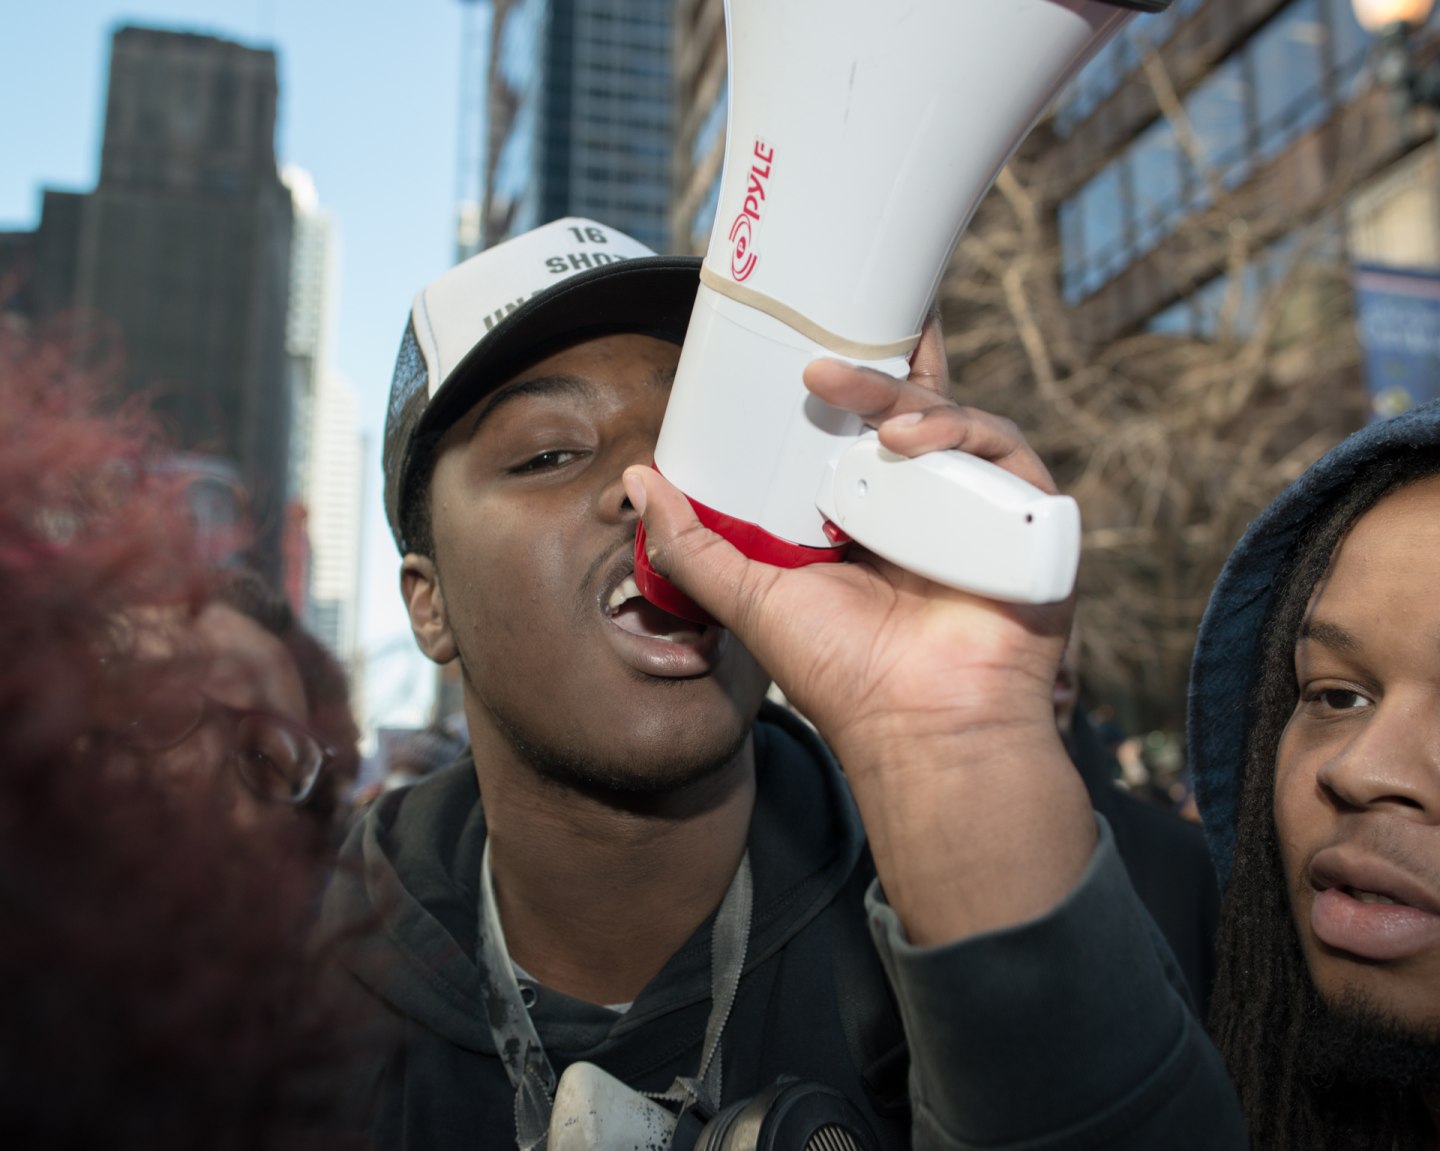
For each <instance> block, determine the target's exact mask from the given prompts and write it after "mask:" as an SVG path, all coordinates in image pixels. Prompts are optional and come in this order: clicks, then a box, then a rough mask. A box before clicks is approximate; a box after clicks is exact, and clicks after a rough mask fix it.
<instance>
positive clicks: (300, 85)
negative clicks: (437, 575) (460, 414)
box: [0, 0, 464, 724]
mask: <svg viewBox="0 0 1440 1151" xmlns="http://www.w3.org/2000/svg"><path fill="white" fill-rule="evenodd" d="M463 22H464V14H463V5H462V4H461V2H460V0H389V2H386V0H132V2H130V3H116V2H114V0H39V2H36V0H0V107H3V108H4V109H5V111H4V113H3V114H0V229H28V228H33V227H35V226H36V224H38V222H39V211H40V192H41V189H42V188H44V187H56V188H64V189H68V190H79V191H88V190H89V189H91V188H93V187H94V185H95V180H96V178H97V176H98V174H99V159H100V136H101V129H102V126H103V111H104V105H105V80H106V69H107V61H108V58H109V45H110V36H111V33H112V32H113V30H114V29H115V28H117V27H119V26H121V25H123V24H125V23H135V24H142V25H146V26H150V27H164V28H175V29H181V30H185V31H194V32H205V33H209V34H212V35H218V36H223V37H225V38H227V39H232V40H238V41H240V42H241V43H244V44H247V45H249V46H251V47H269V48H274V49H275V51H276V53H277V56H278V62H279V70H280V116H279V124H278V128H277V132H276V151H277V155H278V158H279V161H280V162H281V163H282V164H285V163H294V164H299V165H300V166H301V167H303V168H305V169H307V170H308V171H309V172H310V174H311V175H312V176H313V177H314V179H315V186H316V189H317V191H318V193H319V197H320V202H321V205H322V206H323V207H324V208H325V209H326V210H327V211H329V213H330V214H331V215H332V217H333V218H334V220H335V221H336V224H337V225H338V230H339V236H340V282H339V286H338V295H339V299H338V308H337V315H336V328H337V333H336V345H337V346H336V347H335V348H334V349H333V351H334V354H335V361H336V363H337V366H338V368H339V371H340V373H341V374H342V375H343V376H344V377H345V378H346V379H348V380H349V381H350V383H351V385H352V386H353V387H354V389H355V391H356V394H357V397H358V401H359V409H360V418H361V424H362V427H363V428H364V429H365V430H366V432H367V433H368V434H369V436H370V443H371V454H370V460H369V463H370V474H371V476H372V477H375V478H376V482H375V483H373V484H372V486H371V492H370V495H371V498H370V500H369V507H367V510H366V517H365V535H366V541H365V547H366V556H365V564H364V570H365V573H366V581H365V587H364V589H363V601H362V602H363V607H362V620H363V622H362V644H363V647H364V649H365V650H366V651H367V652H369V653H372V654H373V657H374V658H373V659H372V660H371V661H370V671H369V675H368V677H367V679H368V691H367V695H368V697H369V700H370V704H371V711H372V718H374V719H376V720H378V721H380V722H383V723H397V724H398V723H409V722H416V721H418V720H420V719H421V718H422V713H423V709H424V707H425V706H426V705H427V704H428V702H429V694H430V679H429V675H430V673H429V671H428V668H429V665H428V664H427V663H425V661H424V660H423V658H422V657H420V656H419V654H418V653H413V650H412V647H411V645H409V644H406V643H404V642H401V641H402V640H403V638H404V637H406V636H408V634H409V629H408V627H407V626H406V624H405V619H404V614H403V612H402V611H401V608H400V600H399V593H398V591H397V574H396V573H397V557H396V554H395V549H394V546H393V544H392V543H391V541H390V537H389V533H388V531H387V530H386V528H385V521H384V516H383V513H382V512H381V511H380V509H379V498H378V492H379V486H380V485H379V483H378V475H379V462H378V452H379V443H380V429H381V427H382V425H383V422H384V410H385V395H386V390H387V388H388V385H389V378H390V369H391V367H392V365H393V363H394V356H395V351H396V348H397V347H398V345H399V339H400V332H401V330H402V328H403V326H404V322H405V316H406V313H407V311H408V309H409V306H410V299H411V297H412V296H413V295H414V293H415V291H416V289H417V288H419V287H420V286H421V285H422V284H424V283H425V282H427V281H428V280H430V279H431V278H433V277H434V276H436V275H438V274H439V273H440V272H441V271H443V270H444V269H445V268H446V267H447V266H448V265H449V263H450V261H451V259H452V253H453V232H452V229H453V222H454V215H455V212H454V200H455V190H456V167H457V165H456V156H457V151H458V139H459V137H458V133H459V85H460V56H461V31H462V24H463Z"/></svg>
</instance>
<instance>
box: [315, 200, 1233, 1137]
mask: <svg viewBox="0 0 1440 1151" xmlns="http://www.w3.org/2000/svg"><path fill="white" fill-rule="evenodd" d="M589 245H594V248H593V249H592V248H591V247H589ZM597 257H601V258H597ZM699 263H700V262H699V260H694V259H681V258H670V257H656V256H653V255H647V254H646V252H645V249H643V248H642V247H641V246H640V245H639V244H637V243H636V242H635V241H633V240H631V239H630V238H629V237H626V236H624V235H623V234H622V233H619V232H616V231H615V230H614V229H611V228H607V227H606V226H604V225H602V224H599V223H596V222H594V221H589V220H562V221H558V222H556V223H554V224H550V225H546V226H544V227H541V228H539V229H536V230H535V231H533V232H530V233H527V234H525V235H523V236H520V237H518V238H516V239H513V240H509V241H507V242H506V243H505V244H502V245H498V246H497V247H494V248H491V249H489V250H487V251H486V252H483V253H481V254H479V255H477V256H475V257H472V258H471V259H470V260H468V261H466V262H465V263H463V264H460V265H458V266H457V267H456V268H453V269H451V270H450V271H449V272H447V273H445V275H444V276H442V277H441V278H440V279H439V280H437V281H435V282H434V283H432V284H430V285H428V286H427V287H426V288H425V289H423V290H422V292H421V293H420V295H419V296H417V298H416V301H415V304H414V308H413V311H412V315H411V321H410V323H409V325H408V326H407V329H406V333H405V335H404V337H403V342H402V345H401V349H400V355H399V357H398V359H397V363H396V371H395V376H394V384H393V388H392V397H391V403H390V407H389V413H390V419H389V424H388V426H387V428H386V434H385V447H384V452H383V466H384V469H385V475H386V508H387V514H388V516H389V519H390V525H391V529H392V531H393V533H394V535H395V539H396V543H397V545H398V548H399V551H400V554H401V556H402V559H401V588H402V592H403V595H404V597H405V600H406V604H407V606H408V609H409V613H410V620H411V626H412V629H413V630H414V633H415V636H416V640H417V642H418V644H419V645H420V647H421V649H422V650H423V651H424V652H425V653H426V655H428V656H429V657H430V658H431V659H432V660H433V661H435V662H436V663H439V664H448V663H451V662H456V661H458V663H459V667H460V670H461V676H462V685H463V699H464V707H465V714H466V719H467V726H468V732H469V736H470V755H469V756H467V757H466V758H465V759H463V760H462V761H461V762H459V763H458V764H456V765H455V766H453V767H451V768H449V769H446V770H443V771H441V772H439V773H437V774H436V775H434V776H432V777H431V778H430V779H428V780H426V781H424V782H422V783H420V784H417V785H416V786H413V787H408V788H402V789H400V790H397V791H392V792H390V793H388V794H386V795H384V796H382V797H380V799H378V800H377V801H376V802H375V804H374V805H373V806H372V808H371V809H370V811H369V813H368V814H367V815H366V817H365V818H364V819H363V820H362V821H361V822H360V824H359V825H358V826H357V827H356V828H355V829H354V830H353V831H352V833H351V835H350V836H349V838H348V839H347V841H346V844H345V848H344V849H343V851H342V865H341V867H340V868H339V869H338V870H337V873H336V880H335V882H334V883H333V884H332V886H331V888H330V890H329V892H328V893H327V897H326V906H325V912H326V920H327V924H328V925H329V926H330V927H331V928H332V929H340V930H349V931H351V932H352V933H353V932H355V931H356V929H355V925H356V924H357V923H364V924H368V925H369V928H368V930H366V931H365V932H364V934H363V937H362V936H359V935H358V933H357V937H356V938H355V939H354V941H353V945H351V946H346V947H342V948H341V949H340V957H341V960H342V964H343V970H342V971H341V972H339V973H338V975H339V979H340V982H341V983H342V984H343V985H344V986H345V987H346V988H348V990H349V991H350V992H351V993H352V994H353V995H354V996H355V998H356V1000H357V1001H358V1002H359V1003H363V1004H364V1005H366V1007H367V1008H368V1010H369V1013H370V1016H371V1017H372V1018H373V1019H374V1020H375V1025H376V1027H377V1028H378V1029H380V1030H381V1031H383V1032H386V1033H388V1034H390V1035H391V1036H392V1039H393V1045H392V1047H391V1048H390V1050H389V1052H388V1056H387V1057H382V1058H378V1059H377V1060H376V1061H375V1063H374V1065H373V1066H372V1067H370V1068H369V1069H368V1070H367V1071H366V1073H364V1074H357V1076H356V1077H355V1080H354V1082H353V1084H352V1093H353V1096H354V1103H355V1108H356V1114H357V1120H358V1122H360V1123H361V1125H362V1126H364V1128H365V1129H366V1130H367V1131H368V1133H369V1135H370V1138H371V1139H372V1141H373V1142H374V1143H375V1144H376V1145H378V1146H383V1147H387V1148H390V1147H394V1148H398V1147H412V1148H424V1149H426V1151H444V1149H446V1148H451V1147H454V1148H467V1149H468V1148H472V1147H474V1146H476V1145H477V1143H478V1144H480V1145H483V1146H486V1147H493V1148H496V1149H500V1148H505V1147H517V1146H518V1147H520V1148H525V1149H529V1148H535V1147H539V1146H541V1145H542V1144H543V1143H544V1141H545V1138H546V1133H547V1131H548V1130H550V1123H551V1120H552V1115H551V1109H552V1106H553V1104H554V1100H555V1098H556V1096H555V1094H554V1092H555V1088H556V1086H557V1083H560V1082H562V1074H564V1073H568V1071H570V1070H573V1069H574V1068H575V1065H576V1064H578V1063H582V1062H583V1063H589V1064H591V1065H592V1066H595V1067H598V1068H600V1069H601V1070H602V1071H603V1072H605V1073H608V1074H609V1075H611V1076H613V1077H614V1079H615V1080H618V1081H619V1084H620V1086H618V1087H616V1088H614V1090H616V1091H617V1092H619V1093H621V1094H622V1095H623V1096H624V1097H625V1098H633V1097H634V1092H636V1091H640V1090H644V1091H649V1092H669V1093H670V1097H671V1098H673V1099H676V1100H679V1099H685V1100H687V1101H688V1103H687V1106H689V1107H690V1108H691V1109H692V1110H695V1111H697V1112H698V1113H699V1114H701V1115H704V1116H708V1115H713V1114H714V1112H715V1109H717V1108H731V1107H737V1106H764V1100H766V1099H773V1098H774V1092H776V1091H778V1090H781V1089H783V1085H784V1082H785V1081H784V1080H782V1077H784V1076H793V1077H798V1078H799V1079H801V1080H806V1081H809V1085H810V1086H812V1087H816V1088H817V1089H818V1088H824V1089H825V1090H827V1091H829V1092H830V1095H828V1096H827V1098H839V1099H841V1100H843V1101H844V1103H845V1104H846V1106H847V1107H848V1108H849V1110H850V1112H853V1113H854V1114H855V1115H856V1116H857V1119H858V1121H859V1122H860V1123H861V1124H862V1125H864V1126H867V1127H868V1128H869V1129H870V1131H871V1132H872V1135H873V1137H874V1139H875V1140H876V1142H877V1143H878V1144H879V1145H880V1146H881V1147H884V1148H886V1149H887V1151H889V1149H899V1148H905V1147H911V1146H914V1147H920V1148H930V1147H937V1148H959V1147H972V1146H984V1147H990V1148H1001V1147H1015V1148H1018V1147H1032V1148H1035V1147H1042V1146H1043V1147H1047V1148H1060V1147H1075V1148H1079V1147H1091V1148H1093V1147H1100V1146H1104V1147H1107V1148H1111V1149H1119V1148H1137V1149H1138V1148H1145V1149H1147V1151H1149V1149H1153V1148H1156V1147H1167V1148H1171V1149H1180V1148H1206V1149H1207V1151H1208V1149H1212V1148H1225V1147H1230V1146H1235V1145H1237V1143H1239V1142H1241V1141H1242V1138H1241V1130H1240V1125H1239V1120H1238V1113H1237V1111H1236V1107H1235V1102H1234V1099H1233V1097H1232V1089H1231V1087H1230V1084H1229V1082H1228V1081H1227V1080H1226V1078H1225V1075H1224V1071H1223V1069H1222V1068H1221V1066H1220V1064H1219V1060H1218V1057H1217V1056H1216V1054H1215V1052H1214V1051H1213V1049H1212V1048H1211V1046H1210V1044H1209V1042H1208V1040H1207V1039H1206V1038H1205V1036H1204V1033H1203V1030H1202V1028H1201V1027H1200V1025H1199V1023H1198V1021H1197V1020H1195V1019H1194V1018H1193V1016H1192V1015H1191V1013H1190V1011H1189V1009H1188V1008H1187V1006H1186V1002H1185V995H1186V993H1185V989H1184V986H1183V979H1182V978H1181V976H1180V975H1179V974H1178V972H1177V971H1176V970H1175V969H1174V965H1173V963H1170V962H1168V961H1167V960H1166V958H1165V952H1166V947H1165V945H1164V943H1163V941H1162V940H1161V939H1160V937H1159V935H1158V931H1157V929H1156V928H1155V926H1154V923H1153V922H1152V921H1151V920H1150V918H1149V916H1148V915H1147V914H1146V913H1145V911H1144V908H1143V906H1142V905H1141V904H1140V902H1139V900H1138V899H1137V898H1136V896H1135V894H1134V891H1133V889H1132V888H1131V887H1130V885H1129V883H1128V881H1127V880H1126V879H1125V874H1124V870H1123V867H1122V865H1121V863H1120V861H1119V858H1118V856H1117V854H1116V850H1115V844H1114V839H1113V836H1112V834H1111V833H1110V831H1109V830H1108V828H1107V825H1106V824H1105V822H1104V821H1103V820H1101V819H1097V818H1096V816H1095V813H1094V811H1093V810H1092V808H1091V806H1090V804H1089V801H1088V800H1087V798H1086V794H1085V789H1084V787H1083V785H1082V784H1081V782H1080V780H1079V779H1078V778H1077V777H1076V772H1075V770H1074V768H1073V766H1072V765H1071V764H1070V762H1069V761H1068V759H1067V758H1066V755H1065V751H1064V748H1063V747H1062V746H1061V741H1060V738H1059V733H1058V731H1057V729H1056V724H1055V719H1054V716H1053V712H1052V701H1051V686H1052V682H1053V679H1054V676H1055V668H1056V664H1057V663H1058V660H1059V657H1060V654H1061V650H1062V649H1063V647H1064V642H1065V636H1066V633H1067V632H1068V628H1069V616H1070V608H1069V605H1068V604H1064V603H1062V604H1054V605H1048V606H1044V607H1037V608H1016V607H1011V606H1007V605H1000V604H997V603H994V602H991V601H985V600H980V599H977V598H975V597H972V596H968V595H965V594H963V593H960V592H956V591H953V590H950V589H947V588H941V587H938V586H936V585H933V584H931V583H930V582H929V581H927V580H925V579H923V578H921V577H918V576H914V575H913V574H910V573H907V572H902V571H900V570H899V569H896V568H894V567H892V566H891V565H888V564H886V563H884V562H883V561H880V560H879V559H877V558H875V557H873V556H868V555H864V554H857V555H856V556H854V560H855V562H847V563H841V564H827V565H818V566H812V567H804V568H798V569H794V570H787V571H780V570H779V569H775V568H770V567H766V566H765V565H761V564H754V563H751V562H749V561H748V560H746V559H745V558H744V557H743V556H741V555H740V554H739V553H738V552H736V551H734V550H733V549H731V548H729V547H728V545H726V544H724V542H723V541H722V540H720V539H719V537H717V536H714V535H713V534H711V533H710V532H708V531H706V530H705V529H704V528H702V527H701V526H700V525H699V524H698V522H697V521H696V520H695V518H694V515H693V512H692V510H691V507H690V504H689V503H688V502H687V501H686V500H685V499H684V497H683V496H681V495H680V494H679V493H678V492H677V491H676V490H675V489H674V488H672V487H670V486H669V485H667V484H666V482H665V481H664V480H663V478H662V477H660V476H659V475H658V473H656V472H655V471H654V470H653V469H652V468H651V467H650V466H649V465H650V464H651V463H652V462H653V453H654V449H655V443H656V437H657V434H658V432H659V429H660V425H661V421H662V418H663V416H664V413H665V408H666V404H667V400H668V397H669V390H670V384H671V381H672V380H673V378H674V374H675V370H676V365H677V362H678V359H679V354H680V348H679V344H680V342H681V340H682V338H683V335H684V332H685V328H686V324H687V322H688V319H689V315H690V311H691V307H692V304H693V302H694V297H695V293H696V290H697V288H698V285H699ZM580 268H588V269H589V270H588V271H577V270H576V269H580ZM911 366H912V374H911V376H910V377H909V379H907V380H903V381H902V380H896V379H892V378H891V377H889V376H885V375H882V374H881V373H878V372H868V371H864V370H861V369H856V368H853V367H850V366H847V365H844V364H841V363H839V362H836V361H822V362H820V363H817V364H814V365H811V367H810V369H809V370H808V372H807V374H806V381H807V384H808V386H809V387H810V388H811V390H812V392H813V393H814V394H815V395H816V396H817V397H818V400H819V401H823V402H826V403H830V404H832V405H836V406H839V407H843V408H845V409H847V410H851V411H860V412H863V413H864V414H865V416H866V417H867V418H868V419H869V420H870V421H871V422H873V423H874V424H876V425H879V427H880V428H881V431H880V435H881V438H882V440H883V441H884V442H885V444H886V446H887V447H889V448H891V449H892V450H895V451H898V452H903V453H905V454H908V455H915V454H919V453H921V452H923V451H926V450H930V449H938V448H948V447H954V446H956V445H958V444H963V445H964V446H965V447H966V448H967V449H969V450H973V451H976V452H979V453H980V454H982V455H984V456H985V457H986V458H989V459H993V460H996V461H997V462H998V463H999V464H1000V465H1002V466H1004V467H1006V468H1009V469H1011V470H1013V471H1014V472H1015V473H1016V474H1019V475H1022V476H1024V477H1027V478H1029V479H1031V481H1032V482H1034V483H1036V484H1039V485H1041V486H1043V487H1044V488H1045V489H1046V490H1050V491H1053V490H1054V489H1053V483H1052V482H1051V481H1050V479H1049V477H1048V475H1047V474H1046V472H1045V470H1044V468H1043V466H1042V465H1041V464H1040V462H1039V460H1038V458H1036V457H1035V455H1034V453H1033V452H1032V451H1031V450H1030V448H1029V447H1028V446H1027V445H1026V444H1025V441H1024V440H1023V438H1022V437H1021V436H1020V434H1019V432H1018V431H1017V430H1016V429H1015V427H1014V426H1013V425H1012V424H1009V423H1008V421H1004V420H999V419H996V418H995V417H991V416H988V415H986V414H984V413H979V412H976V411H973V410H967V409H961V408H959V407H958V406H956V405H955V404H954V403H953V402H951V401H949V400H948V399H946V398H945V393H946V391H947V390H948V373H947V368H946V365H945V361H944V351H943V339H942V337H941V333H940V330H939V327H938V324H937V323H935V322H934V321H933V320H932V322H930V323H927V324H926V326H925V332H924V334H923V336H922V337H921V339H920V343H919V347H918V348H917V350H916V352H915V355H914V358H913V360H912V362H911ZM642 520H643V523H644V527H645V532H646V535H647V539H648V544H649V546H651V547H653V549H654V551H653V557H654V558H653V562H654V564H655V567H656V568H657V569H658V570H659V571H661V572H663V573H664V574H665V575H666V576H667V577H669V578H672V579H674V580H675V582H676V583H677V584H678V585H679V586H680V587H681V588H682V589H683V590H684V591H685V592H686V593H687V594H690V595H692V596H693V597H694V598H695V599H696V600H697V601H698V602H699V603H700V604H701V605H702V606H704V607H705V608H706V609H707V610H708V611H710V612H711V613H713V614H715V615H716V616H717V617H718V618H720V619H721V620H722V621H724V623H725V624H727V625H729V627H728V628H727V627H720V626H711V625H704V626H701V625H696V624H693V623H690V622H688V621H684V620H680V619H679V618H677V617H675V616H672V615H669V614H668V613H666V612H664V611H662V610H660V609H658V608H656V607H654V606H653V605H651V604H649V603H648V602H646V601H644V600H643V599H642V598H641V597H640V596H639V594H638V591H637V588H636V585H635V583H634V560H633V556H634V547H635V541H636V528H637V525H639V524H640V523H641V522H642ZM730 628H733V629H734V630H730ZM772 677H773V679H774V681H775V682H776V683H778V684H779V686H780V687H781V689H782V690H783V691H784V693H785V696H786V698H787V699H789V700H790V701H791V702H792V703H793V704H794V705H795V706H796V708H798V709H799V710H800V712H801V713H802V714H804V715H805V716H806V717H807V718H808V719H809V720H811V721H812V722H813V723H814V725H815V728H816V729H818V732H819V733H820V734H819V735H817V733H816V731H815V730H812V729H811V728H810V727H808V726H806V725H805V724H803V723H801V722H800V721H798V720H796V719H794V718H793V717H792V716H790V715H789V714H788V713H787V712H786V711H784V710H783V709H781V708H779V707H776V706H774V705H773V704H768V703H765V702H763V701H764V699H765V695H766V691H767V688H768V686H769V684H770V682H771V679H772ZM822 736H823V738H824V739H825V741H826V742H825V743H822V742H821V737H822ZM827 743H828V745H829V746H828V747H827V746H826V744H827ZM832 749H833V753H834V755H833V757H832ZM837 758H838V760H839V761H840V763H843V765H844V773H843V774H842V772H841V770H840V768H839V766H838V764H837V762H836V759H837ZM882 886H883V890H882ZM871 1005H874V1006H875V1007H876V1008H878V1013H879V1014H881V1015H882V1016H885V1017H886V1021H888V1022H890V1023H892V1024H893V1028H892V1029H891V1031H890V1034H891V1035H892V1036H893V1042H892V1043H887V1044H886V1045H883V1046H879V1047H877V1046H874V1045H872V1044H870V1043H869V1042H868V1035H867V1033H866V1032H867V1025H868V1022H869V1021H870V1020H869V1019H867V1018H866V1016H867V1013H868V1009H869V1007H870V1006H871ZM857 1016H858V1018H857ZM570 1082H572V1083H573V1082H574V1081H573V1079H572V1080H571V1081H570ZM877 1084H878V1085H879V1087H878V1089H877ZM892 1087H894V1088H898V1092H897V1093H894V1094H892V1093H891V1092H890V1091H889V1090H887V1089H888V1088H892ZM811 1098H812V1099H813V1098H815V1096H813V1095H812V1097H811ZM607 1114H613V1113H611V1112H607ZM553 1118H554V1119H556V1120H559V1121H560V1122H561V1123H562V1127H563V1125H564V1124H565V1123H566V1122H568V1121H569V1120H571V1119H574V1120H576V1121H583V1120H584V1114H583V1113H577V1112H566V1113H564V1114H561V1113H558V1112H557V1113H556V1114H555V1115H554V1116H553Z"/></svg>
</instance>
